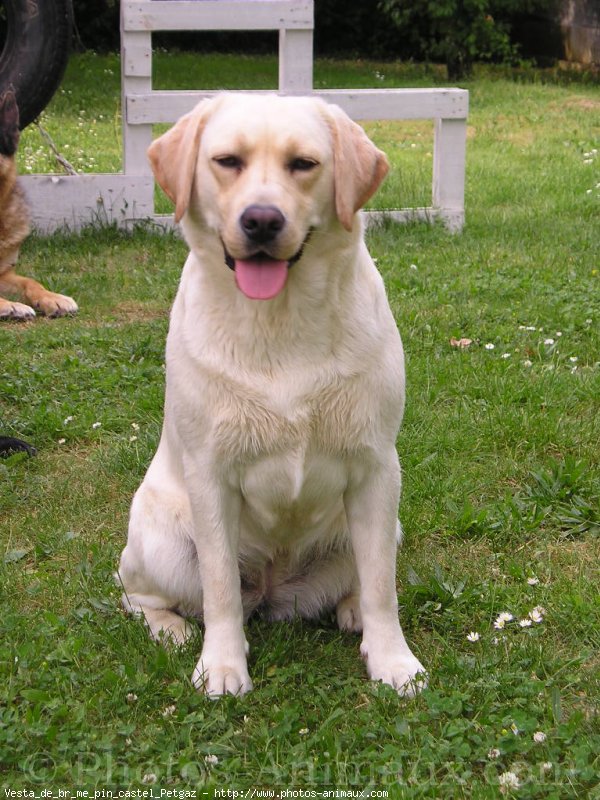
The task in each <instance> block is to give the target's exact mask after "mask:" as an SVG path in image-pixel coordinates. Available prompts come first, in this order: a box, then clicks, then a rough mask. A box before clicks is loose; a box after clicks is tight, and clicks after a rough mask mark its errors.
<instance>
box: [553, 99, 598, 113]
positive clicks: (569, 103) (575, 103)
mask: <svg viewBox="0 0 600 800" xmlns="http://www.w3.org/2000/svg"><path fill="white" fill-rule="evenodd" d="M552 105H553V106H554V107H555V108H559V109H560V108H576V109H579V110H581V111H600V100H592V99H591V98H590V97H570V98H569V99H568V100H564V101H563V102H562V103H552Z"/></svg>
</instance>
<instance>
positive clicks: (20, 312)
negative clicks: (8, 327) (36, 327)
mask: <svg viewBox="0 0 600 800" xmlns="http://www.w3.org/2000/svg"><path fill="white" fill-rule="evenodd" d="M34 317H35V311H34V310H33V308H31V306H27V305H25V303H13V302H11V301H10V300H0V319H18V320H28V319H33V318H34Z"/></svg>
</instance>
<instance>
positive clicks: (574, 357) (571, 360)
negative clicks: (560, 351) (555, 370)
mask: <svg viewBox="0 0 600 800" xmlns="http://www.w3.org/2000/svg"><path fill="white" fill-rule="evenodd" d="M569 361H570V362H571V364H576V363H577V362H578V361H579V358H578V357H577V356H569Z"/></svg>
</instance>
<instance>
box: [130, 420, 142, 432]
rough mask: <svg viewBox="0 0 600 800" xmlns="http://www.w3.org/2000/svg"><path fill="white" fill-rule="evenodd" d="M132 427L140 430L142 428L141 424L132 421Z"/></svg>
mask: <svg viewBox="0 0 600 800" xmlns="http://www.w3.org/2000/svg"><path fill="white" fill-rule="evenodd" d="M131 427H132V428H133V430H134V431H139V429H140V426H139V425H138V424H137V422H132V423H131Z"/></svg>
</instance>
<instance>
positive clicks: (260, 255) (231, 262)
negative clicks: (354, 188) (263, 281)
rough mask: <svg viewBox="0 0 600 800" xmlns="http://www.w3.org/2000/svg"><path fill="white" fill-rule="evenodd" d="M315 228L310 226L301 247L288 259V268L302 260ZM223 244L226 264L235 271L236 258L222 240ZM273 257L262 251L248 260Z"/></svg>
mask: <svg viewBox="0 0 600 800" xmlns="http://www.w3.org/2000/svg"><path fill="white" fill-rule="evenodd" d="M313 230H314V228H310V229H309V231H308V233H307V234H306V237H305V239H304V241H303V242H302V244H301V245H300V249H299V250H298V251H297V252H296V253H294V255H293V256H292V257H291V258H290V259H288V260H287V265H288V269H289V268H290V267H293V266H294V264H297V263H298V261H300V259H301V258H302V254H303V253H304V248H305V247H306V245H307V244H308V241H309V239H310V237H311V236H312V233H313ZM221 244H222V245H223V253H224V256H225V264H226V265H227V266H228V267H229V269H231V270H233V271H234V272H235V258H234V257H233V256H232V255H231V254H230V253H229V252H228V250H227V248H226V247H225V243H224V242H223V240H221ZM271 258H272V256H270V255H268V254H267V253H262V252H260V253H255V255H253V256H251V258H250V259H248V260H249V261H252V260H255V259H256V260H257V261H259V260H260V261H268V260H269V259H271ZM275 260H276V259H273V261H275Z"/></svg>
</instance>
